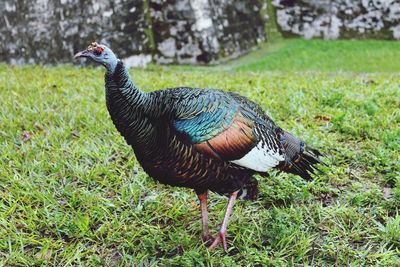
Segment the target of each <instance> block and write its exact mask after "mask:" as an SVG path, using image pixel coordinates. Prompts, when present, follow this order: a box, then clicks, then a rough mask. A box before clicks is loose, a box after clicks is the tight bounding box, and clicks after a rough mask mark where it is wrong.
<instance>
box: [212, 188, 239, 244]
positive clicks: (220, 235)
mask: <svg viewBox="0 0 400 267" xmlns="http://www.w3.org/2000/svg"><path fill="white" fill-rule="evenodd" d="M238 193H239V190H238V191H235V192H233V193H232V194H231V195H230V197H229V202H228V206H227V207H226V212H225V216H224V220H223V221H222V225H221V229H220V230H219V233H218V235H217V237H216V238H215V239H214V242H213V243H212V244H211V245H210V246H209V247H208V248H209V249H212V248H215V247H216V246H218V245H219V244H220V243H222V245H223V246H224V250H225V251H226V250H227V249H228V244H227V243H226V239H225V235H226V230H227V228H228V220H229V216H230V215H231V212H232V207H233V203H234V202H235V200H236V197H237V194H238Z"/></svg>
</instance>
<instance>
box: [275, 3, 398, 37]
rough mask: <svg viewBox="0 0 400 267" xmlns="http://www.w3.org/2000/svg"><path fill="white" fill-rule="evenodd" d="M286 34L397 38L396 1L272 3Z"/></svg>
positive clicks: (282, 29)
mask: <svg viewBox="0 0 400 267" xmlns="http://www.w3.org/2000/svg"><path fill="white" fill-rule="evenodd" d="M272 3H273V5H274V6H275V8H276V14H277V22H278V25H279V26H280V28H281V31H282V32H283V33H284V34H286V35H301V36H303V37H305V38H314V37H322V38H325V39H337V38H381V39H400V0H299V1H297V0H296V1H295V0H273V2H272Z"/></svg>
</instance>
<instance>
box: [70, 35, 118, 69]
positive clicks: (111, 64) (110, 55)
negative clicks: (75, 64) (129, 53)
mask: <svg viewBox="0 0 400 267" xmlns="http://www.w3.org/2000/svg"><path fill="white" fill-rule="evenodd" d="M81 57H87V58H89V59H90V60H92V61H94V62H96V63H99V64H101V65H103V66H104V67H106V68H107V70H108V71H111V72H114V70H115V67H116V66H117V63H118V59H117V56H116V55H115V54H114V52H113V51H112V50H111V49H110V48H108V47H107V46H105V45H101V44H98V43H96V42H94V43H91V44H90V45H89V46H88V48H87V49H86V50H83V51H81V52H78V53H77V54H75V56H74V58H81Z"/></svg>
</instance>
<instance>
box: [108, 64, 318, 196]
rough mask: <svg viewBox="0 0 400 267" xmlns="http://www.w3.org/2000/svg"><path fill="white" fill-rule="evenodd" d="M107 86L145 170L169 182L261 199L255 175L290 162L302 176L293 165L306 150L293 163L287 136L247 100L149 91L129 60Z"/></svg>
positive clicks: (119, 124)
mask: <svg viewBox="0 0 400 267" xmlns="http://www.w3.org/2000/svg"><path fill="white" fill-rule="evenodd" d="M105 80H106V103H107V108H108V110H109V112H110V115H111V119H112V120H113V122H114V124H115V126H116V128H117V129H118V131H119V132H120V133H121V134H122V136H123V137H124V138H125V140H126V141H127V143H128V144H129V145H131V146H132V148H133V150H134V151H135V154H136V157H137V159H138V161H139V162H140V164H141V165H142V167H143V169H144V170H145V171H146V172H147V173H148V174H149V175H150V176H151V177H153V178H155V179H156V180H158V181H160V182H161V183H164V184H169V185H172V186H183V187H188V188H193V189H194V190H196V192H204V191H206V190H211V191H214V192H216V193H219V194H229V193H232V192H234V191H237V190H241V189H246V190H245V191H244V192H245V193H246V197H247V198H254V197H255V193H256V192H257V181H256V180H255V179H254V178H253V174H255V173H261V174H266V172H267V171H268V170H269V169H271V168H281V169H282V170H284V168H285V166H286V167H288V166H289V165H290V164H292V166H293V169H294V170H296V169H295V167H294V166H295V164H294V162H291V161H292V160H296V159H297V158H293V157H294V156H295V157H299V156H300V155H297V154H299V153H300V152H301V151H300V145H299V151H298V152H297V154H296V153H292V154H293V155H291V156H292V158H289V157H288V156H289V155H288V153H286V151H285V149H284V146H285V143H284V142H285V140H284V138H285V133H286V132H284V131H283V130H282V129H281V128H280V127H278V126H277V125H276V124H275V123H274V122H273V121H272V120H271V119H270V118H269V117H268V116H267V115H265V113H264V112H262V110H261V109H260V108H259V107H258V106H257V105H256V104H255V103H254V102H251V101H250V100H248V99H246V98H244V97H241V96H239V95H236V94H233V93H229V92H225V91H221V90H214V89H198V88H186V87H180V88H171V89H164V90H159V91H154V92H151V93H144V92H142V91H140V90H139V89H138V88H137V87H136V86H135V84H134V83H133V82H132V81H131V79H130V77H129V74H128V73H127V70H126V69H125V67H124V66H123V63H122V62H121V61H119V63H118V64H117V67H116V70H115V73H107V74H106V78H105ZM299 143H300V142H299ZM252 150H253V152H252ZM257 152H259V153H257ZM246 155H247V157H248V158H250V159H247V158H246ZM300 157H301V156H300ZM310 170H311V169H310ZM303 171H304V175H307V174H308V173H307V169H305V170H303ZM248 189H251V190H248ZM241 192H243V190H242V191H241ZM250 193H251V194H250Z"/></svg>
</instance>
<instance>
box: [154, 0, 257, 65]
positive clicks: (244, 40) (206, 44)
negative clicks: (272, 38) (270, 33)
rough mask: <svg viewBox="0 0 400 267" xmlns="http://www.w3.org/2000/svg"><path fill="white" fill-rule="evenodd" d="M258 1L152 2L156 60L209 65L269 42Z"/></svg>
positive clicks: (185, 0) (182, 0)
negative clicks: (264, 41)
mask: <svg viewBox="0 0 400 267" xmlns="http://www.w3.org/2000/svg"><path fill="white" fill-rule="evenodd" d="M261 7H262V6H261V2H260V1H258V0H247V1H246V0H236V1H235V0H170V1H161V0H150V10H151V17H152V25H153V33H154V40H155V43H156V44H157V47H156V51H157V53H156V57H155V59H156V61H157V62H160V63H170V62H180V63H195V62H203V63H209V62H213V61H215V60H217V59H218V58H219V57H220V56H225V57H226V56H236V55H240V54H242V53H243V52H245V51H247V50H248V49H249V48H251V47H253V46H254V45H256V44H257V43H259V42H261V41H263V40H264V39H265V33H264V21H263V19H262V16H261V15H260V10H261Z"/></svg>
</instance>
